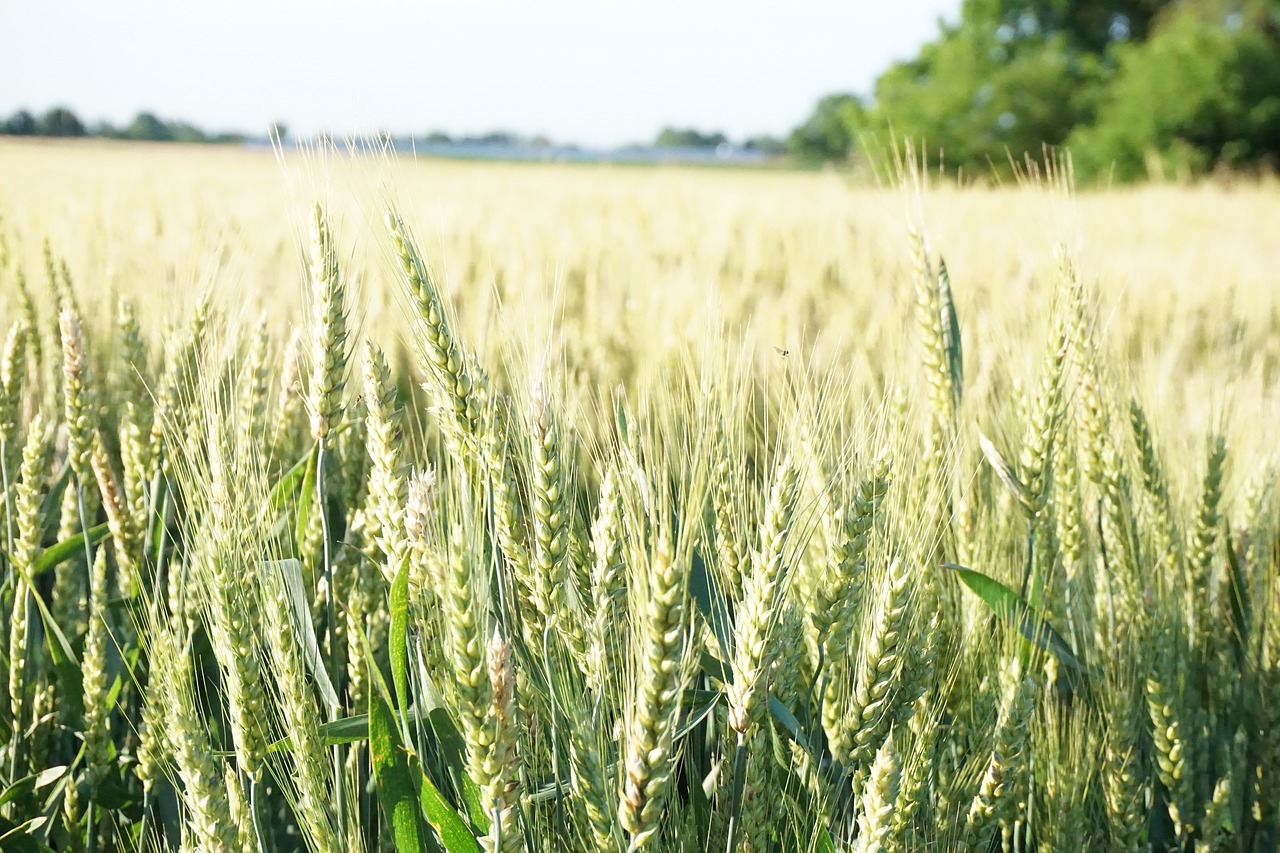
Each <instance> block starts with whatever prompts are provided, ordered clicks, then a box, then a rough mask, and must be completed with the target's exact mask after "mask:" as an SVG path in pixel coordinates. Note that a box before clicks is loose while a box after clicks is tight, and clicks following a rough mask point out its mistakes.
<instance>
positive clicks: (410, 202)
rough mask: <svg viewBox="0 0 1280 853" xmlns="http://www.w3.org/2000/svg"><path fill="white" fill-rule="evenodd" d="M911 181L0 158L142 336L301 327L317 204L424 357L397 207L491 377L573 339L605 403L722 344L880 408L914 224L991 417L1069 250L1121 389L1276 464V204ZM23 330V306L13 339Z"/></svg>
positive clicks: (1137, 190)
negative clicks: (493, 353)
mask: <svg viewBox="0 0 1280 853" xmlns="http://www.w3.org/2000/svg"><path fill="white" fill-rule="evenodd" d="M882 171H886V172H890V173H891V172H892V170H891V169H886V170H882ZM892 180H893V178H892V174H890V175H889V176H888V177H887V179H886V182H885V183H886V185H884V186H880V187H877V186H876V185H875V184H868V183H867V182H865V181H863V182H858V183H855V182H853V181H852V179H850V178H849V177H847V176H845V175H842V174H840V173H835V172H790V171H781V172H773V171H756V170H742V169H702V168H691V167H675V166H662V167H628V166H608V165H595V164H590V165H589V164H575V165H554V164H515V163H470V162H457V161H442V160H430V159H424V160H414V159H412V158H408V157H404V156H394V157H390V158H387V157H376V156H375V157H369V156H362V157H347V156H343V155H330V156H324V157H322V156H318V155H316V154H315V153H314V152H310V153H308V152H305V151H301V152H300V151H298V150H296V149H287V150H286V151H285V152H284V153H283V154H282V155H280V156H277V155H275V154H273V153H272V152H270V151H260V150H248V149H240V148H231V147H224V146H203V147H202V146H194V147H192V146H165V145H137V144H120V143H102V142H96V141H83V142H47V141H45V142H12V141H3V142H0V217H2V218H3V223H4V228H5V229H6V232H7V233H8V234H9V236H10V249H9V250H10V252H12V253H14V254H15V259H16V260H18V261H20V262H21V263H22V264H23V266H24V268H25V269H27V270H28V272H29V274H30V275H32V276H33V277H35V278H38V277H39V275H40V271H41V270H42V269H43V263H44V262H43V259H42V257H41V246H42V241H43V240H44V239H45V238H46V237H47V238H48V240H49V241H50V244H51V245H52V246H53V247H54V249H55V251H56V252H57V253H58V254H59V256H61V257H65V259H66V260H67V262H68V263H69V265H70V268H71V269H72V270H74V271H76V273H77V282H78V286H79V287H80V288H81V289H82V291H83V294H84V298H85V299H86V301H87V302H90V303H99V304H100V305H101V306H109V305H111V304H113V302H114V297H115V296H116V295H124V296H129V297H131V298H135V299H144V300H146V305H147V306H148V310H147V311H145V312H141V315H140V320H141V322H142V323H144V324H146V325H152V326H154V325H156V324H161V323H164V322H166V321H168V322H179V321H180V318H182V317H184V316H186V312H187V311H188V310H189V309H190V307H191V305H192V304H194V300H195V299H196V298H197V296H198V295H199V294H200V293H201V292H203V291H204V290H206V289H208V290H211V291H212V293H213V294H214V297H215V299H216V300H217V301H219V302H221V303H223V304H226V305H228V306H231V307H232V308H233V309H234V312H235V313H238V314H240V315H241V319H242V320H244V321H245V322H250V321H256V319H257V316H258V314H259V312H263V311H265V316H266V317H267V319H268V321H269V323H270V324H271V325H272V327H273V328H274V329H275V330H276V331H278V332H282V333H287V332H289V331H290V330H291V329H293V328H297V327H300V326H301V325H302V323H303V322H304V319H303V317H304V315H303V313H302V304H303V302H302V300H303V297H304V295H305V286H304V276H303V256H302V250H301V248H300V247H301V246H302V245H303V239H304V235H303V234H301V233H300V231H299V227H300V226H299V224H298V223H299V222H300V221H302V218H301V216H300V211H304V210H305V209H306V206H307V204H309V203H310V200H311V199H314V198H322V199H326V200H327V202H326V203H327V204H328V206H329V209H330V210H331V211H332V215H333V216H334V218H335V221H336V222H337V223H339V226H338V233H339V235H340V240H341V241H342V251H343V252H344V255H345V256H346V257H349V258H350V260H351V263H350V267H351V269H353V270H358V271H359V274H358V275H357V276H356V277H355V282H354V283H355V285H356V291H355V292H356V294H357V300H356V302H355V309H356V312H357V316H358V317H359V318H360V319H361V323H362V325H363V326H364V327H365V328H366V329H368V330H370V331H371V332H372V333H376V334H379V335H384V334H385V333H388V332H389V333H391V334H392V335H404V334H405V333H406V332H407V327H406V326H405V325H404V322H403V318H404V316H405V311H404V305H403V304H402V298H401V296H400V295H399V290H398V285H396V284H394V283H391V276H392V274H393V272H394V266H393V262H392V259H391V257H390V255H389V252H388V250H387V248H386V246H385V245H384V242H383V241H381V240H380V239H378V237H379V235H380V232H381V221H380V220H381V216H382V212H383V210H384V209H385V207H386V206H387V205H389V204H394V205H396V206H397V207H398V208H399V209H401V210H402V211H403V212H404V214H405V215H406V218H407V219H408V220H409V221H410V222H411V223H412V224H413V227H414V228H415V229H416V233H417V236H418V238H419V240H420V241H422V244H423V246H424V249H425V250H426V252H427V254H428V256H429V258H430V262H431V264H432V265H433V266H434V267H435V268H436V269H437V270H438V271H439V273H440V282H441V286H442V287H443V288H444V289H445V291H446V292H447V293H448V295H449V298H450V299H451V300H453V301H454V303H455V304H456V306H457V309H458V319H459V322H460V324H461V329H462V332H463V334H464V335H465V337H466V338H467V339H468V340H470V341H472V342H474V343H473V345H474V346H476V347H477V348H479V349H480V350H481V352H482V353H487V352H488V351H489V350H490V348H493V349H495V350H501V349H503V348H506V349H507V350H508V353H507V354H508V355H510V354H511V353H510V352H509V350H510V349H511V348H512V347H517V348H520V349H522V350H524V352H523V354H524V355H526V356H527V355H529V354H530V353H536V352H537V351H539V350H540V349H545V348H546V346H547V344H548V343H549V342H551V341H552V339H554V341H555V345H556V347H557V348H558V347H560V346H561V345H563V347H564V350H565V356H564V357H565V358H566V359H567V361H568V366H569V367H570V368H572V369H578V370H581V371H583V372H584V375H583V377H582V378H583V379H584V380H589V381H590V383H591V384H595V385H599V386H601V387H609V386H610V385H612V384H614V383H616V382H617V381H620V380H624V379H626V378H627V377H628V376H629V375H631V373H632V372H634V371H635V370H637V369H639V368H640V367H641V366H642V365H643V364H644V363H646V362H647V360H648V359H649V356H651V355H655V354H657V353H660V352H663V351H671V350H672V349H678V348H682V347H686V346H690V345H692V344H695V342H696V341H697V340H699V339H704V338H707V337H709V336H713V335H714V334H715V333H716V332H717V331H718V330H720V329H723V330H725V331H726V332H727V335H728V337H729V338H730V339H731V340H734V341H741V343H742V344H743V345H744V346H745V347H747V352H749V353H751V354H753V355H754V356H756V357H761V358H767V357H770V356H772V355H775V353H774V349H773V347H777V348H780V349H784V350H787V351H789V352H790V353H791V356H790V358H791V359H792V361H805V362H812V363H813V367H814V369H816V370H818V371H819V372H822V371H833V372H839V373H840V374H841V375H842V381H850V382H854V383H855V384H856V383H865V387H866V390H867V393H868V394H869V395H871V394H879V393H880V392H881V391H882V390H884V388H883V386H884V383H885V382H886V380H887V376H888V373H889V372H890V371H891V370H892V368H893V367H894V366H895V365H896V364H897V363H898V359H899V358H901V357H904V356H905V357H906V358H907V359H910V358H912V355H911V349H910V348H911V341H910V335H909V334H907V333H906V330H907V329H908V328H909V323H910V318H911V310H912V308H911V305H912V299H913V295H912V291H911V286H910V277H909V268H910V262H909V259H910V252H909V246H908V240H907V229H908V226H909V225H910V224H911V223H912V222H918V223H919V224H921V225H923V227H924V229H925V232H926V234H927V237H928V239H929V242H930V244H931V247H932V248H933V249H934V250H935V251H937V252H939V253H940V254H941V255H942V256H943V257H945V259H946V261H947V264H948V268H949V270H950V272H951V276H952V278H953V281H954V286H955V293H956V300H957V306H958V310H959V315H960V317H961V319H962V322H963V324H964V333H965V342H966V347H967V348H966V359H968V360H969V362H970V364H969V365H968V368H969V371H970V374H971V377H973V378H972V379H971V385H972V387H973V388H974V389H976V390H977V392H980V393H981V392H983V389H989V388H991V387H992V386H993V383H994V385H999V383H1000V382H1002V381H1004V380H1005V379H1007V378H1008V377H1004V376H1001V375H1000V374H1001V372H1003V371H1008V372H1009V373H1010V374H1012V375H1014V376H1016V375H1018V374H1019V372H1023V373H1025V372H1027V371H1030V370H1031V368H1032V360H1034V358H1035V356H1036V354H1035V353H1034V352H1027V351H1025V348H1023V347H1022V346H1021V343H1022V341H1023V339H1024V338H1025V334H1026V330H1027V329H1028V328H1036V327H1038V325H1040V324H1043V323H1044V322H1047V320H1046V318H1047V316H1048V310H1049V307H1048V306H1049V302H1048V300H1049V298H1050V296H1051V294H1052V291H1053V288H1052V283H1051V282H1050V281H1049V278H1051V275H1050V274H1051V272H1052V269H1053V260H1052V248H1053V246H1054V245H1056V244H1059V243H1061V244H1063V245H1065V246H1067V247H1068V248H1069V249H1070V250H1071V251H1073V252H1074V253H1075V255H1076V257H1077V258H1078V259H1079V266H1080V269H1081V272H1082V274H1083V275H1084V276H1085V277H1086V278H1087V279H1088V280H1089V281H1090V282H1091V283H1092V284H1093V286H1095V287H1096V290H1097V294H1098V300H1099V312H1100V313H1099V318H1100V324H1101V329H1102V330H1103V332H1104V335H1103V338H1102V345H1103V347H1104V351H1107V352H1108V353H1110V355H1111V356H1112V358H1111V363H1112V364H1113V365H1114V369H1115V370H1116V371H1117V372H1118V373H1119V374H1120V376H1119V377H1118V378H1119V379H1121V380H1122V381H1124V382H1126V384H1130V385H1131V386H1132V387H1134V388H1141V389H1143V390H1144V393H1145V394H1146V395H1147V396H1148V397H1149V398H1150V399H1149V400H1148V404H1149V405H1151V406H1153V407H1156V408H1157V409H1158V410H1167V411H1168V412H1169V413H1170V414H1171V415H1174V414H1176V417H1173V418H1170V421H1171V423H1172V424H1174V425H1175V426H1174V429H1175V430H1176V432H1177V434H1178V435H1179V437H1180V438H1185V439H1187V440H1190V439H1191V437H1192V436H1199V435H1201V434H1203V433H1204V432H1205V431H1207V430H1209V429H1211V428H1213V427H1215V426H1216V425H1218V424H1219V423H1220V422H1221V421H1222V420H1223V419H1224V418H1227V417H1228V416H1229V415H1232V414H1234V413H1236V412H1238V413H1239V414H1240V415H1241V416H1242V417H1243V418H1244V422H1246V423H1249V424H1251V425H1252V426H1251V429H1250V430H1249V432H1250V433H1253V432H1255V431H1257V432H1258V433H1259V434H1258V436H1257V438H1258V439H1259V442H1264V441H1266V440H1272V439H1273V438H1274V432H1273V430H1272V428H1271V427H1270V424H1271V423H1274V419H1273V418H1271V417H1269V413H1271V412H1273V411H1274V405H1275V397H1276V391H1275V389H1276V386H1277V371H1278V370H1280V289H1278V288H1277V287H1276V286H1275V284H1274V276H1275V270H1276V269H1277V265H1278V264H1280V245H1278V244H1277V243H1276V242H1275V240H1274V238H1273V231H1274V223H1276V222H1278V221H1280V185H1277V184H1275V183H1274V182H1270V181H1266V182H1256V181H1244V182H1234V183H1230V184H1225V185H1224V184H1221V183H1214V182H1206V183H1202V184H1198V185H1195V186H1177V185H1167V186H1161V185H1146V186H1140V187H1127V188H1121V189H1112V190H1086V191H1079V192H1075V191H1068V190H1067V189H1064V186H1065V185H1066V184H1067V183H1068V180H1067V179H1066V178H1064V177H1063V176H1062V175H1061V173H1059V174H1058V175H1056V176H1050V177H1048V178H1044V177H1041V178H1037V177H1035V176H1032V177H1029V178H1026V179H1024V180H1022V181H1009V182H1008V183H1007V185H1005V186H1002V187H988V188H960V187H958V186H957V185H956V184H954V183H953V182H950V181H947V180H945V179H935V180H934V181H933V184H932V185H931V186H929V187H928V189H927V191H925V192H923V193H916V192H912V191H911V190H909V189H903V188H899V187H895V186H891V185H887V184H888V183H889V182H891V181H892ZM13 308H14V304H13V301H12V299H11V298H7V299H6V302H5V303H4V309H5V310H7V311H8V312H9V313H8V314H7V315H6V316H12V311H13ZM87 322H88V323H89V324H90V325H91V326H93V325H99V326H101V331H102V332H103V334H106V332H107V329H108V327H109V326H110V324H111V323H112V322H113V318H112V314H111V312H110V311H106V310H102V311H97V312H94V313H91V314H90V315H89V316H88V317H87ZM384 339H385V338H384ZM637 345H638V346H640V347H641V349H639V350H637V349H636V347H637ZM909 363H910V362H908V364H909ZM900 372H902V371H900ZM1232 420H1235V418H1232Z"/></svg>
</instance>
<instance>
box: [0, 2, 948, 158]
mask: <svg viewBox="0 0 1280 853" xmlns="http://www.w3.org/2000/svg"><path fill="white" fill-rule="evenodd" d="M959 5H960V0H846V1H845V2H836V0H829V2H828V1H827V0H822V1H821V2H820V0H794V2H768V3H766V2H751V0H739V2H726V1H725V0H703V1H702V2H695V0H684V2H680V0H651V2H647V3H641V2H633V1H632V0H627V1H626V2H606V1H605V0H597V2H588V0H550V2H543V3H538V4H536V5H535V4H534V3H532V2H525V3H521V2H511V0H507V2H498V0H485V2H471V3H468V2H463V0H443V1H442V2H417V3H414V2H408V0H367V2H356V0H347V2H333V1H332V0H313V2H309V3H305V2H296V0H258V2H246V0H225V2H211V3H187V2H181V0H179V2H173V0H165V2H157V0H118V2H108V3H103V2H101V0H95V2H88V0H61V2H48V3H41V2H25V0H7V2H4V3H3V6H4V9H3V12H0V18H2V19H3V23H4V30H5V37H4V49H3V50H2V51H0V81H3V82H0V114H3V115H8V114H9V113H11V112H13V111H14V110H16V109H18V108H21V107H27V108H29V109H31V110H32V111H34V112H37V113H39V112H43V111H44V110H46V109H48V108H49V107H51V106H55V105H59V104H61V105H66V106H69V107H71V108H72V109H73V110H74V111H75V112H76V113H77V114H79V115H80V117H81V119H83V120H85V121H86V122H90V123H91V122H93V121H96V120H98V119H103V118H105V119H108V120H110V121H112V122H114V123H124V122H127V121H128V120H130V119H131V118H132V117H133V116H134V115H135V114H136V113H137V112H139V111H140V110H143V109H147V110H150V111H152V112H155V113H156V114H157V115H159V116H161V117H162V118H165V119H183V120H187V121H191V122H193V123H195V124H197V125H200V126H202V127H204V128H205V129H206V130H242V131H247V132H249V133H253V134H257V133H263V132H265V130H266V128H267V127H269V126H270V124H271V122H272V121H273V120H276V119H279V120H281V121H283V122H285V123H286V124H288V126H289V127H290V129H291V131H293V132H295V133H304V134H308V133H314V132H316V131H320V130H328V131H331V132H333V133H335V134H338V135H346V134H352V133H361V132H372V131H376V130H387V131H391V132H394V133H425V132H427V131H430V130H435V129H440V130H444V131H446V132H449V133H452V134H464V133H480V132H484V131H489V130H495V129H503V130H511V131H515V132H517V133H521V134H528V135H531V134H535V133H542V134H546V135H547V136H550V137H551V138H552V139H554V140H556V141H560V142H580V143H584V144H588V145H617V144H621V143H626V142H635V141H648V140H650V139H652V138H653V136H654V135H655V134H656V133H657V131H658V130H659V129H660V128H661V127H663V126H666V125H675V126H694V127H697V128H699V129H701V130H704V131H710V130H721V131H724V132H725V133H727V134H728V135H729V136H730V137H731V138H735V139H740V138H742V137H745V136H748V135H752V134H756V133H773V134H778V135H783V134H785V133H786V132H787V131H788V130H789V129H790V128H792V127H794V126H795V125H796V124H798V123H799V122H801V121H802V120H803V119H804V117H805V116H806V115H807V114H808V112H809V110H810V109H811V108H812V106H813V105H814V103H815V102H816V101H817V99H818V98H819V97H820V96H822V95H823V94H826V93H829V92H835V91H854V92H859V93H868V92H869V91H870V89H871V85H872V82H873V81H874V79H875V77H876V75H877V74H879V72H880V71H882V70H883V69H884V68H885V67H886V66H887V65H888V64H889V63H890V62H892V61H893V60H895V59H902V58H906V57H909V56H911V55H913V54H914V53H915V51H916V50H917V49H918V48H919V46H920V45H921V44H923V43H924V42H926V41H928V40H930V39H932V38H934V37H935V35H936V34H937V20H938V18H939V16H943V17H946V18H947V19H949V20H954V19H955V18H956V16H957V14H958V10H959Z"/></svg>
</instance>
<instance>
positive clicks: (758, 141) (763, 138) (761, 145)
mask: <svg viewBox="0 0 1280 853" xmlns="http://www.w3.org/2000/svg"><path fill="white" fill-rule="evenodd" d="M742 147H743V148H746V149H747V150H748V151H759V152H760V153H761V154H763V155H765V156H766V157H780V156H782V155H783V154H786V153H787V143H786V141H785V140H783V139H779V138H778V137H776V136H770V135H768V134H762V135H760V136H752V137H751V138H749V139H748V140H747V141H746V142H745V143H744V144H743V146H742Z"/></svg>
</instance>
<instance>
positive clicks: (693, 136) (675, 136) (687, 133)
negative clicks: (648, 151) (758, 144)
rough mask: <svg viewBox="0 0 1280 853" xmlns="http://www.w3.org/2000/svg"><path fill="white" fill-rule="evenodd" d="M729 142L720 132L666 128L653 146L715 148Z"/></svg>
mask: <svg viewBox="0 0 1280 853" xmlns="http://www.w3.org/2000/svg"><path fill="white" fill-rule="evenodd" d="M728 141H729V140H728V137H726V136H725V135H724V134H723V133H719V132H713V133H703V132H701V131H699V130H695V129H694V128H691V127H687V128H679V127H664V128H663V129H662V130H661V131H660V132H659V133H658V135H657V137H656V138H655V139H654V140H653V144H654V145H655V146H657V147H658V148H715V147H716V146H717V145H724V144H725V143H726V142H728Z"/></svg>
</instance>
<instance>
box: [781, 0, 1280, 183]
mask: <svg viewBox="0 0 1280 853" xmlns="http://www.w3.org/2000/svg"><path fill="white" fill-rule="evenodd" d="M1278 79H1280V4H1277V3H1276V2H1274V0H1243V2H1238V3H1229V2H1221V0H1190V2H1186V3H1177V4H1174V3H1169V2H1164V0H1124V1H1123V2H1121V1H1120V0H1113V2H1084V3H1076V2H1063V0H966V2H965V3H964V5H963V7H962V10H961V15H960V20H959V21H958V22H957V23H956V24H954V25H950V24H942V25H941V26H940V32H939V34H938V37H937V38H936V39H935V40H934V41H931V42H929V43H928V44H926V45H924V46H923V47H922V48H921V49H920V52H919V54H918V55H917V56H915V57H914V58H912V59H909V60H906V61H903V62H899V63H896V64H895V65H893V66H892V67H890V68H889V69H887V70H886V71H885V72H884V73H883V74H882V75H881V76H880V77H879V78H878V79H877V81H876V84H875V91H874V100H873V101H872V103H871V104H870V105H869V106H868V109H867V110H866V111H865V113H863V112H860V111H859V112H850V113H849V114H847V115H846V116H844V117H843V121H844V123H845V125H846V127H845V128H844V130H843V133H844V136H841V135H840V133H841V132H840V131H839V130H835V129H831V130H827V131H825V132H823V131H820V130H819V129H817V128H818V127H819V125H818V124H816V122H817V118H818V116H819V115H821V114H822V112H823V109H822V104H820V105H819V110H818V113H817V114H815V118H814V119H810V120H809V122H807V123H806V124H805V125H802V126H801V127H800V128H798V129H797V130H796V132H795V134H793V146H792V148H793V152H794V153H796V154H797V155H801V156H806V157H820V158H822V159H828V160H830V159H844V158H845V157H846V156H847V154H848V152H849V150H850V145H849V144H848V140H857V141H861V140H867V141H869V142H871V143H872V145H871V146H870V150H869V151H868V153H870V154H872V155H873V156H876V157H879V158H882V159H887V158H888V156H889V155H891V154H892V150H891V149H890V148H889V147H888V145H889V143H890V142H891V141H893V140H897V141H901V140H910V141H912V142H913V143H915V144H917V145H918V146H919V147H920V148H921V150H924V151H926V152H928V153H930V154H931V155H936V156H937V157H938V159H939V160H940V162H941V163H942V164H943V165H944V167H945V168H947V169H948V171H950V172H952V173H966V174H968V175H970V176H975V175H985V174H989V173H991V172H992V171H994V172H995V173H996V174H997V175H1001V174H1008V173H1010V172H1011V171H1012V170H1013V168H1014V165H1015V164H1019V163H1021V162H1022V161H1023V160H1025V159H1027V158H1031V159H1034V160H1039V159H1040V158H1041V155H1042V153H1043V151H1044V149H1045V147H1046V146H1048V147H1056V146H1062V145H1067V146H1068V147H1070V148H1071V150H1073V151H1074V152H1076V153H1077V154H1078V155H1079V157H1078V159H1077V161H1076V168H1077V171H1078V173H1079V174H1080V175H1081V176H1083V177H1086V178H1117V179H1122V180H1129V179H1134V178H1138V177H1142V176H1144V175H1147V174H1148V173H1149V171H1150V167H1152V166H1153V164H1155V163H1159V162H1161V161H1163V162H1164V164H1165V165H1166V166H1167V167H1169V171H1171V172H1172V173H1175V174H1179V175H1193V174H1199V173H1204V172H1207V171H1210V170H1212V169H1215V168H1229V169H1250V168H1259V167H1263V168H1266V167H1269V166H1270V165H1273V164H1274V161H1275V156H1276V147H1277V143H1276V139H1277V138H1278V136H1277V130H1276V128H1277V121H1278V119H1277V112H1278V111H1280V106H1278V105H1277V96H1276V94H1275V93H1276V91H1277V85H1278V84H1277V80H1278ZM832 97H835V96H832ZM824 103H825V102H824ZM828 112H829V111H828ZM839 121H840V119H839V118H837V119H836V121H835V122H834V124H838V123H839ZM810 138H825V139H831V140H835V142H836V144H834V145H829V146H827V147H825V148H824V147H823V146H821V145H810V146H808V147H806V148H802V147H801V146H800V145H798V144H796V143H799V142H802V141H804V140H806V139H810Z"/></svg>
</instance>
